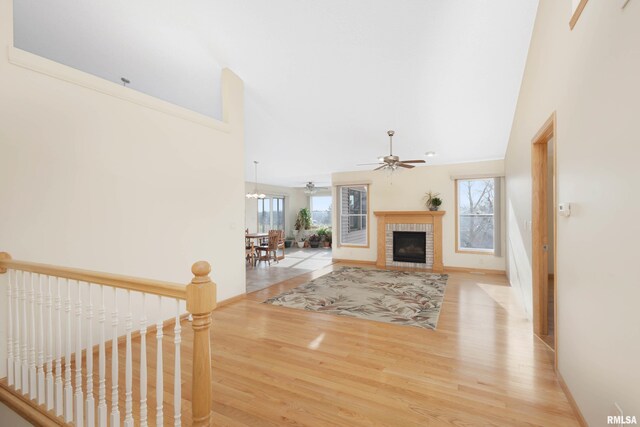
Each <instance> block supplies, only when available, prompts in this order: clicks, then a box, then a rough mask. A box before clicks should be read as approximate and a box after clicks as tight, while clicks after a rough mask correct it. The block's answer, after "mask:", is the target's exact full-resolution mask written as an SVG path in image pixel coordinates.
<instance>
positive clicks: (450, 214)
mask: <svg viewBox="0 0 640 427" xmlns="http://www.w3.org/2000/svg"><path fill="white" fill-rule="evenodd" d="M503 173H504V162H503V161H502V160H493V161H487V162H475V163H461V164H455V165H442V166H421V167H416V168H414V169H411V170H401V171H396V172H394V173H393V175H391V176H389V174H388V173H387V172H384V171H371V170H369V171H358V172H341V173H334V174H333V175H332V185H333V186H334V192H335V186H336V185H344V184H359V183H368V184H370V204H371V206H370V212H371V224H370V239H371V241H370V245H369V248H365V249H361V248H344V247H339V246H337V245H334V248H333V256H334V258H338V259H350V260H360V261H375V260H376V245H377V237H376V229H377V228H376V227H377V221H376V218H375V217H374V216H373V211H384V210H387V211H388V210H424V209H425V206H424V195H425V193H426V192H427V191H429V190H431V191H433V192H437V193H440V197H441V198H442V200H443V205H442V207H441V208H440V209H441V210H444V211H447V213H446V214H445V215H444V217H443V225H442V226H443V241H442V248H443V258H444V264H445V266H449V267H470V268H483V269H492V270H504V269H505V258H504V257H503V256H494V255H475V254H464V253H456V251H455V216H454V209H455V200H454V191H455V183H454V181H453V180H452V179H451V177H452V176H474V175H482V174H496V175H502V174H503ZM334 200H336V197H335V194H334ZM333 205H334V206H337V205H336V203H335V202H334V204H333ZM335 211H336V209H334V227H333V228H334V229H336V230H337V228H336V226H335V224H336V214H335ZM503 217H504V215H503ZM503 225H504V221H503ZM502 236H504V233H502Z"/></svg>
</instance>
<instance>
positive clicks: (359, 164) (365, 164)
mask: <svg viewBox="0 0 640 427" xmlns="http://www.w3.org/2000/svg"><path fill="white" fill-rule="evenodd" d="M382 164H386V163H382V162H378V163H358V164H357V165H356V166H372V165H382Z"/></svg>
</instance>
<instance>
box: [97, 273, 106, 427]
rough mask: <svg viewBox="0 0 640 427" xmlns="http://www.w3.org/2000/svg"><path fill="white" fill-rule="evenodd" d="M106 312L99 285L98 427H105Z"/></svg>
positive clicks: (101, 288) (101, 286)
mask: <svg viewBox="0 0 640 427" xmlns="http://www.w3.org/2000/svg"><path fill="white" fill-rule="evenodd" d="M105 320H106V310H105V307H104V286H103V285H100V310H98V322H100V345H99V350H98V352H99V355H98V375H99V376H100V378H99V380H98V427H107V400H106V395H107V387H106V379H105V376H106V355H105V349H104V342H105V339H106V338H105V332H104V322H105Z"/></svg>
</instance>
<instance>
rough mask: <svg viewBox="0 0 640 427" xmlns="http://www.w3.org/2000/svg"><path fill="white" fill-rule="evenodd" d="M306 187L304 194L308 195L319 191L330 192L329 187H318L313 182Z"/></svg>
mask: <svg viewBox="0 0 640 427" xmlns="http://www.w3.org/2000/svg"><path fill="white" fill-rule="evenodd" d="M304 187H305V188H304V192H305V193H306V194H315V193H316V192H317V191H318V190H328V188H327V187H316V185H315V184H314V183H313V182H312V181H309V182H307V184H306V185H305V186H304Z"/></svg>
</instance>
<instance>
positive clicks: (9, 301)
mask: <svg viewBox="0 0 640 427" xmlns="http://www.w3.org/2000/svg"><path fill="white" fill-rule="evenodd" d="M12 271H13V270H8V271H7V278H8V280H9V286H7V305H8V308H9V309H8V310H7V384H8V385H9V387H11V386H12V385H13V384H14V382H15V381H14V380H13V363H14V362H13V318H12V317H13V313H12V311H13V310H11V305H12V304H13V293H12V291H13V289H12V288H13V283H12V280H11V276H12V274H11V272H12Z"/></svg>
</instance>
